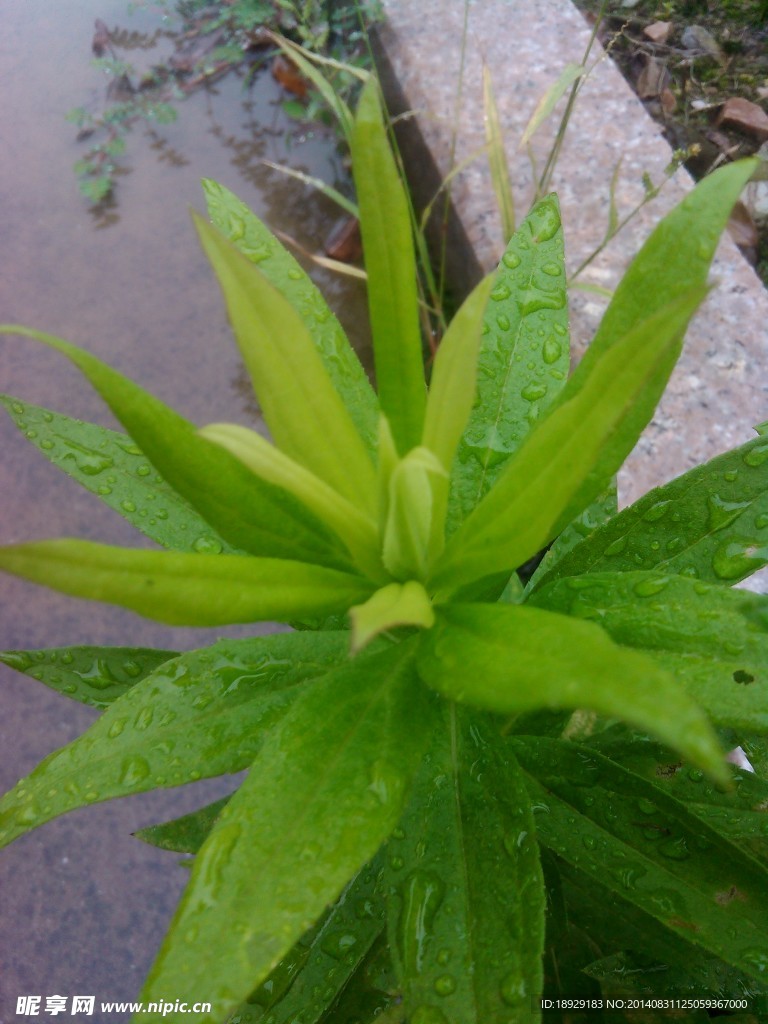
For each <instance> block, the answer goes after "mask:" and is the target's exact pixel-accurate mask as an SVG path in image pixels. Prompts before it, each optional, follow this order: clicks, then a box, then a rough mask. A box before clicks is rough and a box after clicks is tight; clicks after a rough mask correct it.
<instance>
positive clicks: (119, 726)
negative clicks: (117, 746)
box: [107, 718, 128, 740]
mask: <svg viewBox="0 0 768 1024" xmlns="http://www.w3.org/2000/svg"><path fill="white" fill-rule="evenodd" d="M127 722H128V719H127V718H116V719H115V720H114V722H113V723H112V725H110V727H109V729H108V730H107V736H109V738H110V739H111V740H114V739H117V737H118V736H119V735H120V733H121V732H122V731H123V729H124V728H125V726H126V724H127Z"/></svg>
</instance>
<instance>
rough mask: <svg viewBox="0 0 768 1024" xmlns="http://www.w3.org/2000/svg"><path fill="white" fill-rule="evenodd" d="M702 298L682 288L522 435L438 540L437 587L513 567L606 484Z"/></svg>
mask: <svg viewBox="0 0 768 1024" xmlns="http://www.w3.org/2000/svg"><path fill="white" fill-rule="evenodd" d="M702 296H703V293H702V292H701V291H697V292H694V293H693V294H689V295H687V296H686V297H685V298H683V299H681V300H679V301H677V302H675V303H673V304H672V305H670V306H669V307H667V308H666V309H664V310H663V311H662V312H661V313H658V314H656V315H655V316H652V317H650V318H649V319H648V320H645V321H643V322H642V323H641V324H640V325H639V326H638V327H636V328H635V329H634V330H632V331H630V332H629V334H627V335H626V336H625V337H624V338H622V339H621V341H620V342H617V343H616V344H615V345H614V346H613V347H612V348H611V349H610V350H609V351H607V352H606V353H605V355H604V356H603V358H602V359H601V360H600V362H599V363H597V364H595V366H594V369H593V372H592V373H591V375H590V376H589V378H588V379H587V380H586V381H584V382H582V384H581V387H580V389H579V390H578V391H576V392H571V393H570V397H569V399H568V401H566V402H564V403H562V404H558V405H557V407H556V408H555V409H554V410H553V411H552V412H551V413H550V414H549V416H547V418H546V419H545V420H544V421H543V422H542V423H540V424H539V426H538V427H537V429H536V430H534V431H533V432H532V433H531V434H529V435H528V437H527V438H526V440H525V442H524V443H523V445H522V447H521V448H520V449H519V450H518V451H517V453H516V454H515V456H514V457H513V458H512V459H510V460H509V461H508V462H507V465H506V467H505V469H504V472H503V475H502V476H501V477H500V479H499V480H498V481H497V482H496V486H495V487H494V488H493V489H492V490H491V491H490V492H489V493H488V494H487V495H486V497H485V498H484V499H483V501H482V502H481V504H480V505H478V506H477V508H476V509H475V511H474V512H473V513H472V515H471V516H470V517H469V518H468V519H467V520H466V521H465V523H464V525H463V526H462V528H461V529H460V530H459V531H457V533H455V534H454V535H453V537H452V538H451V540H450V542H449V544H448V545H447V546H446V550H445V556H444V559H443V561H442V562H441V564H440V565H439V566H438V568H437V571H436V573H435V577H434V583H435V584H436V585H437V586H445V585H446V584H448V585H451V586H453V587H455V586H456V585H457V584H461V583H468V582H471V581H472V580H473V579H478V578H481V577H483V576H486V575H492V574H494V573H498V572H499V570H501V569H506V568H509V569H510V570H512V569H515V568H517V567H518V566H519V565H522V563H523V562H525V561H526V560H527V559H529V558H531V557H532V556H533V555H535V554H536V552H537V551H539V550H540V549H541V548H543V547H545V546H546V545H547V544H548V543H549V542H550V541H551V540H552V538H553V537H555V536H556V535H557V534H558V533H559V532H560V530H561V529H563V528H564V527H565V526H567V524H568V523H569V522H571V520H572V519H573V518H574V517H575V516H577V515H578V514H579V512H581V511H582V509H584V508H585V507H586V506H587V505H588V504H590V503H591V502H592V501H593V500H594V499H595V498H596V497H597V495H598V494H600V492H601V491H602V490H604V489H605V487H606V486H607V485H608V483H609V482H610V480H611V478H612V477H613V476H614V474H615V473H616V471H617V470H618V469H619V467H620V466H621V464H622V462H623V461H624V459H625V458H626V456H627V455H628V454H629V452H630V451H631V449H632V448H633V446H634V444H635V442H636V441H637V438H638V437H639V435H640V433H641V431H642V429H643V428H644V427H645V426H646V424H647V422H648V418H649V417H650V415H651V412H652V410H653V407H654V406H655V404H656V402H657V401H658V399H659V398H660V397H661V393H662V391H663V390H664V386H665V384H666V380H667V374H668V370H671V365H669V359H668V355H669V353H670V352H671V351H673V350H674V351H675V352H678V351H679V348H680V344H681V339H682V335H683V333H684V331H685V327H686V325H687V323H688V321H689V319H690V318H691V316H692V315H693V313H694V311H695V310H696V307H697V306H698V305H699V302H700V301H701V298H702ZM569 387H570V382H569V384H568V385H567V387H566V390H567V388H569ZM651 398H652V399H653V401H651ZM646 413H647V415H646ZM532 508H535V509H536V510H537V515H536V516H532V515H531V512H530V510H531V509H532Z"/></svg>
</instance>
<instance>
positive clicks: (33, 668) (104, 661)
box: [0, 647, 178, 710]
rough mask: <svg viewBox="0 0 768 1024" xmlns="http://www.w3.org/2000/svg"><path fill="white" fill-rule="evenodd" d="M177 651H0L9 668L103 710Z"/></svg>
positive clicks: (82, 648) (91, 648)
mask: <svg viewBox="0 0 768 1024" xmlns="http://www.w3.org/2000/svg"><path fill="white" fill-rule="evenodd" d="M176 657H178V653H177V652H176V651H157V650H152V649H150V648H147V647H48V648H47V649H44V650H36V651H0V661H1V662H3V664H5V665H8V667H9V668H14V669H16V671H17V672H23V673H24V675H27V676H29V677H30V678H31V679H36V680H37V681H38V682H41V683H44V684H45V685H46V686H48V687H49V688H50V689H51V690H56V692H57V693H61V694H63V696H65V697H69V698H70V699H71V700H76V701H79V703H80V704H88V705H90V707H93V708H99V709H100V710H103V709H104V708H107V707H109V705H110V704H112V703H113V701H116V700H117V699H118V697H122V696H123V694H124V693H127V692H128V690H130V689H131V688H132V687H133V686H135V685H136V684H137V683H139V682H141V680H142V679H144V678H146V676H148V675H149V674H150V673H151V672H154V670H155V669H156V668H158V667H159V666H160V665H163V664H164V663H165V662H166V661H170V660H171V659H172V658H176Z"/></svg>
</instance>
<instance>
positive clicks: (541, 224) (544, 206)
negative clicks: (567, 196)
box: [530, 199, 560, 242]
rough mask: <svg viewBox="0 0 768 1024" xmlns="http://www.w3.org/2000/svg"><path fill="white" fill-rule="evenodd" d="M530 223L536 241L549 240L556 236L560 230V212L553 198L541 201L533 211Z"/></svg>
mask: <svg viewBox="0 0 768 1024" xmlns="http://www.w3.org/2000/svg"><path fill="white" fill-rule="evenodd" d="M530 223H531V227H532V230H533V235H534V239H535V240H536V241H538V242H548V241H549V240H550V239H551V238H554V237H555V235H556V234H557V232H558V231H559V230H560V214H559V213H558V209H557V205H556V203H555V202H554V201H553V200H551V199H549V200H547V199H545V200H543V201H542V202H541V203H539V205H538V206H537V207H536V208H535V209H533V210H532V211H531V214H530Z"/></svg>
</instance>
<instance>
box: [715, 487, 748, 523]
mask: <svg viewBox="0 0 768 1024" xmlns="http://www.w3.org/2000/svg"><path fill="white" fill-rule="evenodd" d="M707 503H708V506H709V518H708V525H709V528H710V530H722V529H724V528H725V527H726V526H730V525H731V523H733V522H734V521H735V520H736V519H738V518H739V516H740V515H741V513H742V512H743V511H744V509H745V508H747V507H748V506H749V504H750V502H748V501H725V500H724V499H723V498H721V497H720V495H719V494H710V495H709V497H708V499H707Z"/></svg>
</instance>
